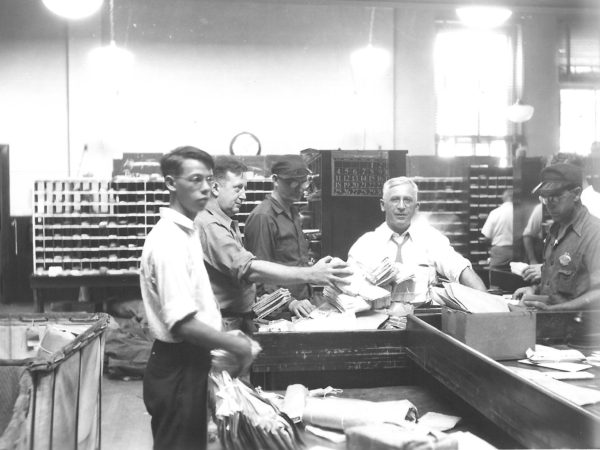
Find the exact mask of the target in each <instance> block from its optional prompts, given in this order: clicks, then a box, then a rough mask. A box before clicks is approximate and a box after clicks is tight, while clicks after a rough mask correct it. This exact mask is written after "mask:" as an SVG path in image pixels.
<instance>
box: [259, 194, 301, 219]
mask: <svg viewBox="0 0 600 450" xmlns="http://www.w3.org/2000/svg"><path fill="white" fill-rule="evenodd" d="M266 198H267V199H268V200H269V201H270V202H271V207H272V208H273V211H275V212H276V213H277V214H285V215H286V216H287V215H288V214H287V211H286V210H285V208H284V207H283V206H282V205H281V203H279V202H278V201H277V200H275V198H274V197H273V196H272V195H271V194H268V195H267V197H266ZM295 208H296V206H295V205H294V204H292V205H290V213H291V214H294V209H295Z"/></svg>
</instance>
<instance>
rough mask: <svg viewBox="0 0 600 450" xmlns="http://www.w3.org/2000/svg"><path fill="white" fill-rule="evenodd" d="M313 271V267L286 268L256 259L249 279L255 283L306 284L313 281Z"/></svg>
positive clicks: (249, 271) (249, 273)
mask: <svg viewBox="0 0 600 450" xmlns="http://www.w3.org/2000/svg"><path fill="white" fill-rule="evenodd" d="M311 270H312V268H311V267H294V266H284V265H283V264H277V263H273V262H270V261H262V260H257V259H255V260H253V261H252V263H251V265H250V268H249V269H248V279H249V280H250V281H251V282H253V283H267V284H305V283H309V282H310V280H311V273H312V272H311Z"/></svg>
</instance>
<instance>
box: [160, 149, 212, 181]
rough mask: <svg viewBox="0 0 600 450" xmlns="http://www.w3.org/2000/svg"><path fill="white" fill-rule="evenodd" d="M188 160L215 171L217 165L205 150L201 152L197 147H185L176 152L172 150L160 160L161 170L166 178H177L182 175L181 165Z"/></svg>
mask: <svg viewBox="0 0 600 450" xmlns="http://www.w3.org/2000/svg"><path fill="white" fill-rule="evenodd" d="M186 159H195V160H196V161H200V162H201V163H203V164H204V165H205V166H206V167H207V168H209V169H213V168H214V167H215V163H214V161H213V159H212V156H210V155H209V154H208V153H206V152H205V151H204V150H200V149H199V148H196V147H191V146H184V147H177V148H176V149H175V150H171V151H170V152H169V153H166V154H164V155H163V156H162V158H160V170H161V172H162V174H163V176H164V177H166V176H167V175H171V176H177V175H179V174H180V173H181V165H182V164H183V161H184V160H186Z"/></svg>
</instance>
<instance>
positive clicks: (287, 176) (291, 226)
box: [244, 155, 314, 316]
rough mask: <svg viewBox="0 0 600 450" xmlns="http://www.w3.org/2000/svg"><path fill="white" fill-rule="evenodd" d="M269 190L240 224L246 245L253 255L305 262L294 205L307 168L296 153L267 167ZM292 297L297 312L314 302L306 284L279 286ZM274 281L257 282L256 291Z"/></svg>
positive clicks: (305, 243) (307, 311)
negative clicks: (270, 189) (271, 189)
mask: <svg viewBox="0 0 600 450" xmlns="http://www.w3.org/2000/svg"><path fill="white" fill-rule="evenodd" d="M271 174H272V175H271V176H272V179H273V192H272V194H271V195H267V197H266V198H265V199H264V200H263V201H262V203H261V204H260V205H258V206H257V207H256V208H255V209H254V210H253V211H252V213H251V214H250V216H249V217H248V220H247V221H246V225H245V227H244V235H245V241H246V242H245V244H246V248H247V249H248V250H249V251H250V252H252V253H253V254H254V255H255V256H256V258H257V259H259V260H265V261H272V262H276V263H279V264H283V265H286V266H298V267H302V266H308V241H307V240H306V238H305V237H304V234H303V233H302V222H301V220H300V212H299V211H298V208H297V207H296V206H295V205H294V202H297V201H299V200H300V199H301V198H302V196H303V194H304V191H305V189H306V188H307V187H308V175H309V174H310V170H308V167H307V165H306V163H305V162H304V160H303V159H302V158H301V157H300V156H295V155H294V156H292V155H290V156H286V157H283V158H281V159H280V160H278V161H277V162H275V163H274V164H273V166H272V167H271ZM283 287H285V288H287V289H289V290H290V293H291V295H292V297H293V298H294V300H292V301H291V302H290V304H289V305H288V307H289V310H290V311H291V312H292V313H294V314H296V315H298V316H308V314H310V312H311V311H312V310H313V309H314V306H313V305H312V304H311V302H310V301H309V300H308V299H309V298H310V296H311V290H310V286H309V285H308V284H292V285H285V286H283ZM275 289H277V286H274V285H268V284H263V285H257V294H258V295H261V294H263V293H265V292H272V291H274V290H275Z"/></svg>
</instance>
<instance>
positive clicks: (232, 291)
mask: <svg viewBox="0 0 600 450" xmlns="http://www.w3.org/2000/svg"><path fill="white" fill-rule="evenodd" d="M196 224H197V225H198V229H199V232H200V240H201V242H202V248H203V249H204V262H205V264H206V270H207V272H208V276H209V278H210V284H211V286H212V290H213V292H214V293H215V297H216V299H217V302H218V303H219V307H220V308H221V310H222V311H224V313H225V312H235V313H247V312H249V311H251V310H252V305H253V304H254V300H255V298H256V288H255V286H254V283H251V282H250V281H248V280H247V278H246V276H247V274H248V270H249V269H250V265H251V264H252V261H253V260H254V259H255V257H254V255H253V254H252V253H250V252H249V251H248V250H246V249H245V248H244V246H243V244H242V236H241V234H240V232H239V229H238V227H237V222H236V221H234V220H231V218H230V217H228V216H227V215H226V214H225V213H224V212H223V211H221V208H219V205H218V204H216V202H214V201H212V200H211V202H209V204H208V206H207V207H206V209H205V210H203V211H201V212H200V213H199V214H198V216H196Z"/></svg>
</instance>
